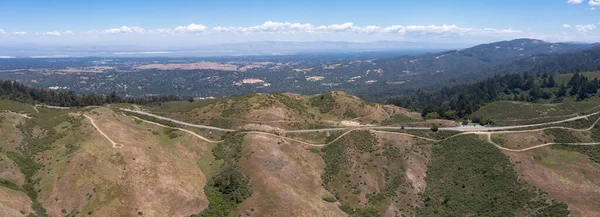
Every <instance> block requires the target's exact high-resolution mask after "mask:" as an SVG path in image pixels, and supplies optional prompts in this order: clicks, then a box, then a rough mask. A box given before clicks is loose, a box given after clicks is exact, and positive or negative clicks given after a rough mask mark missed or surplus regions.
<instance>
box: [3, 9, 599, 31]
mask: <svg viewBox="0 0 600 217" xmlns="http://www.w3.org/2000/svg"><path fill="white" fill-rule="evenodd" d="M599 1H600V0H599ZM563 27H564V28H572V27H571V26H570V25H568V24H564V25H563ZM594 28H595V26H592V27H590V26H585V25H581V26H578V27H577V30H578V31H579V32H582V33H585V32H587V31H590V30H592V29H594ZM144 33H148V34H144ZM17 34H18V33H17V32H14V33H13V35H17ZM23 34H26V33H24V32H23ZM141 34H144V35H145V36H144V37H152V35H162V36H166V35H173V36H181V37H184V36H185V35H190V37H191V35H198V37H201V36H199V35H200V34H202V35H203V37H204V36H206V37H211V38H212V37H214V38H220V37H219V36H216V35H220V34H224V35H226V34H239V36H243V37H249V38H251V37H255V38H261V40H270V39H269V37H271V38H272V37H286V38H291V39H288V40H302V39H303V38H305V37H311V38H313V39H314V40H321V38H327V39H325V40H329V38H338V37H340V38H346V39H349V38H362V40H368V39H367V38H372V37H377V38H378V40H379V39H381V40H388V39H390V40H403V39H409V38H410V39H413V40H421V39H431V38H435V39H443V38H448V39H458V37H463V38H468V37H478V38H500V39H502V38H517V37H535V36H534V35H531V34H528V33H524V32H522V31H520V30H515V29H510V28H508V29H496V28H467V27H462V26H457V25H448V24H444V25H391V26H378V25H365V26H360V25H356V24H355V23H352V22H343V23H337V24H322V25H314V24H311V23H292V22H275V21H267V22H264V23H262V24H260V25H255V26H228V27H226V26H215V27H208V26H205V25H202V24H195V23H192V24H189V25H181V26H177V27H175V28H155V29H148V30H146V29H144V28H142V27H137V26H121V27H118V28H109V29H104V30H87V31H80V32H78V34H77V35H80V36H85V35H92V36H93V37H94V38H97V37H102V36H103V35H131V37H133V36H134V35H141ZM32 35H37V34H35V33H34V34H32ZM39 35H48V36H63V35H73V32H71V31H50V32H45V33H39ZM252 35H254V36H252ZM371 35H373V36H371ZM239 36H233V37H239ZM107 37H108V36H107ZM137 37H142V36H137ZM194 37H195V36H194ZM227 37H232V36H231V35H229V36H227ZM317 38H319V39H317ZM207 40H213V39H209V38H207ZM214 40H217V41H218V39H214Z"/></svg>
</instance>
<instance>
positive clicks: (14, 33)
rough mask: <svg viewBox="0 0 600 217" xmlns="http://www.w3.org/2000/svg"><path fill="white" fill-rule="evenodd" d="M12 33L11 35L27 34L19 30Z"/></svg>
mask: <svg viewBox="0 0 600 217" xmlns="http://www.w3.org/2000/svg"><path fill="white" fill-rule="evenodd" d="M12 34H13V35H27V32H23V31H21V32H13V33H12Z"/></svg>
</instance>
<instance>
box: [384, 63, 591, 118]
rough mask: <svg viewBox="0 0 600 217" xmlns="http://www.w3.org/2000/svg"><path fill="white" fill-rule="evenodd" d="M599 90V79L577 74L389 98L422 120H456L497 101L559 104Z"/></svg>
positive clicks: (506, 78)
mask: <svg viewBox="0 0 600 217" xmlns="http://www.w3.org/2000/svg"><path fill="white" fill-rule="evenodd" d="M598 88H600V81H598V78H594V79H589V78H588V77H586V76H583V75H581V74H579V73H575V74H574V75H573V77H572V78H571V79H570V80H569V81H568V82H564V83H559V82H557V81H556V78H555V75H547V74H542V75H531V74H530V73H523V74H509V75H496V76H494V77H491V78H488V79H486V80H484V81H480V82H476V83H473V84H464V85H457V86H452V87H443V88H440V89H436V90H419V91H417V92H416V93H414V94H412V95H409V96H402V97H397V98H394V99H391V100H389V103H392V104H394V105H397V106H400V107H405V108H411V109H413V110H418V111H421V112H422V115H423V116H424V117H426V116H428V115H429V116H432V117H433V118H437V117H441V118H446V119H459V118H467V117H468V116H469V115H470V114H472V113H473V112H475V111H477V110H478V109H479V108H480V107H481V106H483V105H485V104H486V103H490V102H494V101H497V100H512V101H526V102H537V101H539V100H548V101H552V102H561V101H563V100H564V99H565V98H574V99H576V100H578V101H581V100H585V99H587V98H589V97H592V96H594V95H596V92H597V91H598Z"/></svg>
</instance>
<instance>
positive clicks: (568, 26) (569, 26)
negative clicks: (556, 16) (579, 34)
mask: <svg viewBox="0 0 600 217" xmlns="http://www.w3.org/2000/svg"><path fill="white" fill-rule="evenodd" d="M562 28H565V29H568V28H571V25H569V24H563V25H562Z"/></svg>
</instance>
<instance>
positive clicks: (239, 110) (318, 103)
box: [146, 91, 422, 131]
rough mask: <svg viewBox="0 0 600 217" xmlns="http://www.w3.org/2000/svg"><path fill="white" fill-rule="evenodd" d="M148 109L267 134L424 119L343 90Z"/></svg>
mask: <svg viewBox="0 0 600 217" xmlns="http://www.w3.org/2000/svg"><path fill="white" fill-rule="evenodd" d="M146 109H148V110H150V111H151V112H154V113H157V114H161V115H164V116H167V117H171V118H174V119H177V120H183V121H187V122H190V123H196V124H205V125H211V126H217V127H222V128H232V129H254V130H266V131H273V130H280V129H315V128H327V127H336V126H344V125H346V126H352V125H366V124H376V123H377V124H379V123H380V124H395V123H403V122H418V121H421V120H422V118H421V117H420V115H419V114H418V113H414V112H409V111H407V110H406V109H403V108H400V107H396V106H391V105H380V104H375V103H367V102H365V101H363V100H361V99H359V98H357V97H355V96H352V95H349V94H346V93H344V92H339V91H334V92H330V93H326V94H321V95H315V96H302V95H296V94H291V93H278V94H250V95H244V96H237V97H230V98H222V99H214V100H198V101H195V102H187V101H185V102H170V103H164V104H162V105H159V106H153V107H146Z"/></svg>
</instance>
